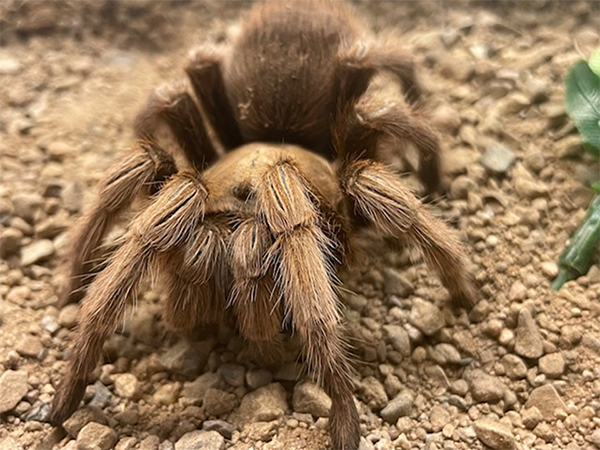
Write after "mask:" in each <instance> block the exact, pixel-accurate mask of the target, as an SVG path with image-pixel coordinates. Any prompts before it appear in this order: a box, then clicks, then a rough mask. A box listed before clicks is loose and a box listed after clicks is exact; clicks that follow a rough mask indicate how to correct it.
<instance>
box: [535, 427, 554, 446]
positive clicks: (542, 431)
mask: <svg viewBox="0 0 600 450" xmlns="http://www.w3.org/2000/svg"><path fill="white" fill-rule="evenodd" d="M533 434H535V435H536V436H537V437H539V438H542V439H543V440H544V441H546V442H552V441H553V440H554V438H555V437H556V435H555V433H554V430H553V429H552V427H551V426H550V425H548V424H547V423H546V422H540V423H539V424H538V425H537V426H536V427H535V428H534V429H533Z"/></svg>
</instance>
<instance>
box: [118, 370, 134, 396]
mask: <svg viewBox="0 0 600 450" xmlns="http://www.w3.org/2000/svg"><path fill="white" fill-rule="evenodd" d="M114 386H115V393H116V394H117V395H118V396H119V397H121V398H136V397H138V395H139V392H140V382H139V381H138V379H137V378H136V376H135V375H133V374H130V373H122V374H119V375H117V376H116V377H115V382H114Z"/></svg>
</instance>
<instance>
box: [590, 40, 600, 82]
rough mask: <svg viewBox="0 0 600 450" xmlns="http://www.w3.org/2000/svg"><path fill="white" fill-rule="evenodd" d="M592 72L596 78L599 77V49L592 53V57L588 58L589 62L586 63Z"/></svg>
mask: <svg viewBox="0 0 600 450" xmlns="http://www.w3.org/2000/svg"><path fill="white" fill-rule="evenodd" d="M588 64H589V66H590V69H592V72H594V74H596V76H597V77H600V47H598V48H597V49H596V50H594V51H593V52H592V56H590V62H589V63H588Z"/></svg>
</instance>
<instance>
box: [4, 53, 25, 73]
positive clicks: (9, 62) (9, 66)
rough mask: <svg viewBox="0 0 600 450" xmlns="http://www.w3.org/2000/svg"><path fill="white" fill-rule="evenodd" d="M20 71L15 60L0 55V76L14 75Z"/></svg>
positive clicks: (18, 63) (19, 65) (17, 61)
mask: <svg viewBox="0 0 600 450" xmlns="http://www.w3.org/2000/svg"><path fill="white" fill-rule="evenodd" d="M20 71H21V63H20V62H19V60H18V59H17V58H13V57H12V56H9V55H4V54H3V55H0V75H15V74H17V73H19V72H20Z"/></svg>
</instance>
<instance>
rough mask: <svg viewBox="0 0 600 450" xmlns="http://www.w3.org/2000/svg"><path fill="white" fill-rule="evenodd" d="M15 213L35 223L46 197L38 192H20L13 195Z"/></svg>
mask: <svg viewBox="0 0 600 450" xmlns="http://www.w3.org/2000/svg"><path fill="white" fill-rule="evenodd" d="M12 204H13V207H14V211H15V212H14V214H15V215H16V216H17V217H20V218H21V219H23V220H25V221H27V222H29V223H33V221H34V220H35V216H36V213H37V212H38V211H39V210H40V208H41V207H42V205H43V204H44V198H43V197H42V196H41V195H40V194H37V193H26V192H23V193H18V194H15V195H13V196H12Z"/></svg>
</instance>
